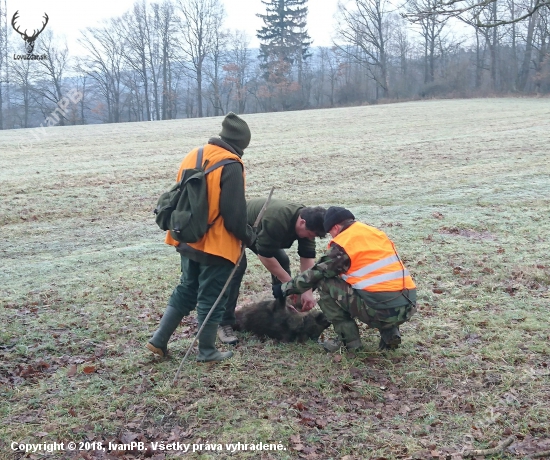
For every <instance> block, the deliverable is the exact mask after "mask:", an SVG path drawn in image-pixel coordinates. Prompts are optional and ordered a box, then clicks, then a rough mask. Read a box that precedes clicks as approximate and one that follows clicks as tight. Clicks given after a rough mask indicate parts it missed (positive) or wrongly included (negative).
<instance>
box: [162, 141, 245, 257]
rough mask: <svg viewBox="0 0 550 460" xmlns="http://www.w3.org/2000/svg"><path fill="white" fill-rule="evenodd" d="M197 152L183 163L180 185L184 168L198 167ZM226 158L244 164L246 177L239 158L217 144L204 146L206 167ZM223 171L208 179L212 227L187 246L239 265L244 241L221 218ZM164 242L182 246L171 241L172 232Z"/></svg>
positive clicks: (209, 216) (209, 175)
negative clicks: (207, 161) (238, 261)
mask: <svg viewBox="0 0 550 460" xmlns="http://www.w3.org/2000/svg"><path fill="white" fill-rule="evenodd" d="M198 151H199V149H198V148H196V149H194V150H191V152H189V154H187V155H186V157H185V158H184V159H183V161H182V162H181V165H180V169H179V171H178V176H177V179H176V180H177V181H178V182H179V181H180V180H181V176H182V174H183V170H184V169H189V168H194V167H195V166H196V162H197V154H198ZM226 159H231V160H235V161H238V162H239V163H241V165H242V166H243V177H244V164H243V162H242V160H241V159H240V158H239V157H238V156H237V155H235V154H234V153H231V152H229V151H228V150H225V149H223V148H222V147H218V146H217V145H212V144H207V145H205V146H204V150H203V164H204V162H205V161H206V160H209V163H208V165H209V166H214V165H215V164H216V163H218V162H220V161H222V160H226ZM222 171H223V167H221V168H217V169H215V170H214V171H212V172H210V173H208V175H207V176H206V186H207V189H208V222H209V223H210V224H211V225H212V226H211V227H210V228H209V230H208V231H207V232H206V234H205V235H204V236H203V237H202V238H201V239H200V240H199V241H197V242H196V243H187V244H188V245H189V246H191V247H192V248H194V249H197V250H199V251H202V252H206V253H207V254H212V255H214V256H220V257H223V258H224V259H227V260H230V261H231V262H233V263H237V260H238V259H239V256H240V254H241V241H240V240H239V239H237V237H236V236H235V235H233V234H232V233H230V232H228V231H227V230H226V228H225V225H224V220H223V217H222V216H221V215H220V193H221V187H220V181H221V177H222ZM212 222H213V224H212ZM164 242H165V243H166V244H171V245H172V246H177V245H178V244H179V242H178V241H176V240H175V239H174V238H172V236H171V235H170V232H169V231H168V232H166V238H165V240H164Z"/></svg>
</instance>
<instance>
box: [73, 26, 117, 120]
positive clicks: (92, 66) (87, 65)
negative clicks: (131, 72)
mask: <svg viewBox="0 0 550 460" xmlns="http://www.w3.org/2000/svg"><path fill="white" fill-rule="evenodd" d="M121 22H122V21H121V19H120V18H115V19H109V20H106V21H105V23H104V25H103V27H95V28H92V27H88V28H87V29H86V31H84V32H83V34H82V38H81V39H80V40H79V41H80V43H81V44H82V46H83V47H84V48H85V49H86V51H87V52H88V56H86V57H84V58H82V59H80V60H79V64H78V69H79V70H80V71H81V72H83V73H84V74H86V75H88V76H89V77H90V78H92V79H93V80H94V81H95V82H96V83H97V85H98V88H99V90H100V92H101V94H102V95H103V97H104V99H105V103H106V104H107V122H108V123H113V122H114V123H118V122H120V121H121V110H122V107H121V94H122V90H123V86H124V85H123V72H124V70H125V68H124V46H125V42H124V40H123V38H122V37H121V36H120V29H121V27H122V24H121Z"/></svg>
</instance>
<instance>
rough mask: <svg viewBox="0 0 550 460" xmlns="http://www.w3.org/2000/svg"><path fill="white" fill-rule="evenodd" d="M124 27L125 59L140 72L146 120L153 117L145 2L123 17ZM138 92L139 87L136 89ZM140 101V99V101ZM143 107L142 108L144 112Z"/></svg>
mask: <svg viewBox="0 0 550 460" xmlns="http://www.w3.org/2000/svg"><path fill="white" fill-rule="evenodd" d="M121 23H122V24H123V26H124V29H123V33H124V36H125V38H126V44H127V46H126V47H125V48H124V57H125V58H126V62H127V63H128V65H129V66H130V67H132V68H133V69H134V70H135V71H136V72H138V74H139V76H140V78H141V84H142V85H143V105H144V106H145V114H146V115H145V119H146V120H147V121H150V120H151V119H152V117H151V94H150V93H151V89H150V86H151V85H150V73H151V69H150V59H149V56H150V53H149V52H148V51H149V49H150V48H151V36H150V34H149V31H150V27H149V17H148V12H147V7H146V4H145V2H144V1H142V2H141V3H140V2H136V3H134V6H133V8H132V10H131V11H130V12H127V13H125V14H124V15H123V16H122V22H121ZM135 89H136V90H137V87H136V88H135ZM138 100H139V99H138ZM142 109H143V107H140V110H142Z"/></svg>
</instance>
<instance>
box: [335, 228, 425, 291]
mask: <svg viewBox="0 0 550 460" xmlns="http://www.w3.org/2000/svg"><path fill="white" fill-rule="evenodd" d="M333 243H335V244H338V245H339V246H341V247H342V248H343V249H344V251H345V252H346V254H347V255H348V256H349V258H350V267H349V269H348V271H347V272H346V273H344V274H341V275H340V277H341V278H342V279H343V280H345V281H346V282H347V283H348V284H349V285H350V286H351V287H353V288H354V289H359V290H365V291H370V292H397V291H401V290H402V289H415V287H416V285H415V284H414V281H413V280H412V278H411V275H410V273H409V271H408V270H407V269H406V268H405V266H404V265H403V262H402V261H401V259H400V258H399V255H398V254H397V252H396V251H395V247H394V245H393V243H392V242H391V240H390V239H389V238H388V236H387V235H386V234H385V233H384V232H383V231H381V230H379V229H377V228H375V227H371V226H369V225H366V224H363V223H361V222H355V223H353V224H352V225H351V226H350V227H348V228H347V229H345V230H344V231H343V232H341V233H339V234H338V235H336V236H335V237H334V238H333V240H332V241H331V243H330V244H333ZM330 244H329V246H330Z"/></svg>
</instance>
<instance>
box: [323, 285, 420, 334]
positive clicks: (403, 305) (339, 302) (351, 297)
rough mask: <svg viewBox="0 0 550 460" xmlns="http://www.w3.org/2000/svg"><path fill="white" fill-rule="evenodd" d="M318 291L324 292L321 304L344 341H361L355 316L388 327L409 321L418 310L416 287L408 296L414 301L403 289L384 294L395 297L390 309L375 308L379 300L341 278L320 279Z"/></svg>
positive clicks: (381, 326) (389, 304)
mask: <svg viewBox="0 0 550 460" xmlns="http://www.w3.org/2000/svg"><path fill="white" fill-rule="evenodd" d="M317 292H318V293H319V295H320V299H319V307H320V308H321V310H322V311H323V313H324V314H325V316H326V317H327V319H328V320H329V321H330V322H331V323H332V325H333V327H334V330H335V331H336V333H337V334H338V336H339V338H340V340H342V341H343V342H344V343H350V342H353V341H355V340H360V336H359V328H358V327H357V323H356V322H355V320H354V318H357V319H359V320H360V321H362V322H363V323H365V324H367V325H368V326H369V327H371V328H376V329H379V330H384V329H391V328H392V327H394V326H398V325H400V324H402V323H404V322H405V321H408V320H409V319H410V318H411V316H412V315H413V314H414V313H415V312H416V307H415V306H414V303H416V291H415V290H409V291H408V294H409V295H408V296H407V297H408V298H409V299H410V300H411V302H409V300H408V299H407V298H406V297H404V296H402V295H401V294H400V293H399V292H395V293H384V296H388V297H389V298H390V299H391V303H388V306H389V307H390V308H374V304H375V303H376V302H369V301H368V300H366V299H364V298H363V297H361V295H360V294H359V292H358V291H357V290H355V289H353V288H352V287H351V286H350V285H349V284H348V283H346V282H345V281H344V280H342V279H341V278H340V277H334V278H328V279H324V280H322V281H320V282H319V283H318V284H317ZM373 297H375V295H373Z"/></svg>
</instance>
